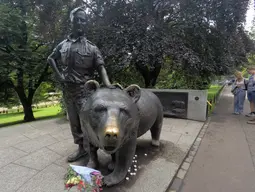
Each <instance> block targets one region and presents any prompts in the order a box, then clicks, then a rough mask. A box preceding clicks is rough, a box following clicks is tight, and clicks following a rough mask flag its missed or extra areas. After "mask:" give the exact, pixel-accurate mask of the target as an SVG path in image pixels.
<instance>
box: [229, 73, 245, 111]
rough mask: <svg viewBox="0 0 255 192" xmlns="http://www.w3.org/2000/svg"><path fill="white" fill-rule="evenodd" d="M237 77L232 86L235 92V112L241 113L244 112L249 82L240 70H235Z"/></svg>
mask: <svg viewBox="0 0 255 192" xmlns="http://www.w3.org/2000/svg"><path fill="white" fill-rule="evenodd" d="M235 77H236V80H235V82H234V84H233V87H232V93H233V94H234V114H236V115H239V114H242V113H243V105H244V100H245V96H246V84H247V82H246V80H245V79H244V78H243V75H242V73H241V72H239V71H237V72H235Z"/></svg>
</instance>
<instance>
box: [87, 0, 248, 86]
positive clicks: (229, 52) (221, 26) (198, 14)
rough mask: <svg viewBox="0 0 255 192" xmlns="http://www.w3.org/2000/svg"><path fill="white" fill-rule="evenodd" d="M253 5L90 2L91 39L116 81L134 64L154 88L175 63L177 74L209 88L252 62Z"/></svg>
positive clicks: (234, 0) (188, 0) (186, 0)
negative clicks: (249, 14) (249, 23)
mask: <svg viewBox="0 0 255 192" xmlns="http://www.w3.org/2000/svg"><path fill="white" fill-rule="evenodd" d="M247 5H248V0H242V1H239V0H230V1H224V0H221V1H218V0H217V1H216V0H213V1H211V0H210V1H209V0H195V1H193V0H181V1H171V3H170V2H169V1H166V0H148V1H141V0H133V1H122V0H112V1H107V2H106V1H85V6H86V7H87V8H88V9H89V10H90V12H89V15H88V17H89V23H90V27H88V29H90V30H88V37H89V38H90V39H91V40H92V41H93V42H95V43H96V44H97V45H98V46H99V47H100V49H101V50H102V52H103V55H105V60H106V61H107V63H108V69H109V70H108V71H112V76H113V78H114V76H115V75H114V74H116V73H117V72H118V71H120V70H122V69H125V67H126V66H127V65H130V66H131V65H132V66H135V67H136V68H137V69H138V71H139V72H140V73H141V74H142V76H143V78H144V82H145V87H149V86H154V85H155V83H156V79H157V77H158V74H159V72H160V70H161V67H162V66H163V64H165V63H166V61H167V59H171V60H172V61H173V62H172V63H171V67H170V69H171V71H172V72H174V73H173V74H174V76H176V75H177V76H176V77H178V78H179V76H184V78H185V79H186V80H185V83H189V82H190V81H195V82H197V83H198V86H197V88H204V87H207V86H208V83H210V81H211V77H214V76H215V75H223V74H227V73H229V72H230V71H231V70H232V69H233V68H235V67H236V66H238V65H240V64H242V63H243V62H246V61H247V60H246V54H247V53H248V52H249V51H250V49H251V46H250V40H249V38H248V36H247V34H246V33H245V32H244V29H243V23H244V21H245V13H246V10H247ZM181 74H182V75H181ZM195 76H199V77H200V78H196V77H195ZM201 79H202V81H204V82H205V84H204V85H203V86H201V85H200V84H201V83H200V81H201ZM195 84H196V83H195ZM195 84H194V86H193V85H192V87H193V88H194V87H196V85H195Z"/></svg>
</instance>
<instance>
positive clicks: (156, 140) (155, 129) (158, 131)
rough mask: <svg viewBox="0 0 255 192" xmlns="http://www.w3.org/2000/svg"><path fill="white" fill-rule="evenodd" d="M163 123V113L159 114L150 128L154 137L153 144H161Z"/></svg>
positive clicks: (157, 145)
mask: <svg viewBox="0 0 255 192" xmlns="http://www.w3.org/2000/svg"><path fill="white" fill-rule="evenodd" d="M162 124H163V115H158V117H157V119H156V121H155V123H154V124H153V126H152V127H151V129H150V131H151V138H152V142H151V144H152V145H153V146H156V147H159V145H160V142H159V139H160V134H161V129H162Z"/></svg>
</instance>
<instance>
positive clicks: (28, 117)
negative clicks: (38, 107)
mask: <svg viewBox="0 0 255 192" xmlns="http://www.w3.org/2000/svg"><path fill="white" fill-rule="evenodd" d="M14 89H15V91H16V93H17V94H18V96H19V99H20V102H21V104H22V106H23V109H24V121H26V122H28V121H34V120H35V118H34V114H33V110H32V98H33V97H32V96H33V95H32V94H30V98H27V97H26V94H25V91H24V89H23V88H21V87H14Z"/></svg>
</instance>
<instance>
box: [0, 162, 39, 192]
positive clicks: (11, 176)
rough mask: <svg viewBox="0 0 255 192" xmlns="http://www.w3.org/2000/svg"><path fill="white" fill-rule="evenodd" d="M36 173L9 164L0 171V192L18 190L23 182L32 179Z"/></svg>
mask: <svg viewBox="0 0 255 192" xmlns="http://www.w3.org/2000/svg"><path fill="white" fill-rule="evenodd" d="M36 173H37V171H35V170H32V169H29V168H26V167H22V166H19V165H15V164H9V165H7V166H5V167H3V168H1V169H0V186H1V187H0V192H13V191H16V190H18V189H19V188H20V187H21V186H22V185H23V184H24V183H25V182H27V181H28V180H29V179H30V178H31V177H33V176H34V175H35V174H36Z"/></svg>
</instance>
